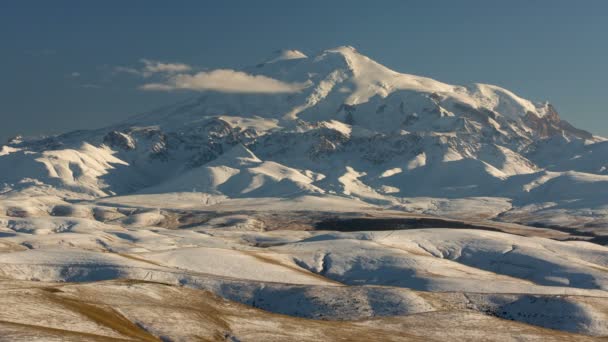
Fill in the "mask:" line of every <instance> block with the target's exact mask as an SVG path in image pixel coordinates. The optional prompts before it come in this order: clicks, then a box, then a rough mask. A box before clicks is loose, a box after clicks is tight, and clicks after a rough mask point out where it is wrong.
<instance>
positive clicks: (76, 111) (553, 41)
mask: <svg viewBox="0 0 608 342" xmlns="http://www.w3.org/2000/svg"><path fill="white" fill-rule="evenodd" d="M0 42H1V43H0V44H1V46H2V48H1V50H0V74H1V75H2V77H0V119H1V122H2V125H0V139H2V141H4V140H5V139H6V138H8V137H9V136H12V135H16V134H24V135H32V134H43V133H49V134H51V133H58V132H64V131H69V130H73V129H81V128H95V127H100V126H104V125H107V124H110V123H113V122H116V121H118V120H121V119H123V118H125V117H127V116H129V115H132V114H136V113H139V112H144V111H147V110H150V109H154V108H155V107H157V106H159V105H164V104H168V103H172V102H175V101H179V100H181V99H183V98H185V97H188V96H191V94H188V93H184V92H178V93H159V92H145V91H141V90H138V89H137V86H138V85H139V84H140V83H141V80H137V79H135V78H133V77H130V76H129V75H126V74H120V73H119V74H117V73H115V72H114V68H115V67H116V66H131V67H136V66H137V65H138V61H139V60H140V59H141V58H148V59H153V60H161V61H170V62H182V63H187V64H190V65H194V66H197V67H199V68H239V67H242V66H246V65H253V64H256V63H258V62H260V61H262V60H264V59H265V58H266V57H267V56H269V55H270V54H271V53H272V51H274V50H277V49H281V48H291V49H298V50H301V51H303V52H304V53H306V54H314V53H316V52H319V51H321V50H323V49H327V48H331V47H335V46H339V45H353V46H355V47H356V48H357V49H358V50H359V51H360V52H361V53H363V54H365V55H367V56H369V57H371V58H373V59H375V60H377V61H378V62H380V63H382V64H384V65H386V66H388V67H390V68H392V69H395V70H397V71H400V72H406V73H411V74H416V75H423V76H429V77H432V78H435V79H438V80H441V81H444V82H448V83H453V84H467V83H473V82H480V83H491V84H497V85H500V86H502V87H505V88H508V89H510V90H512V91H514V92H515V93H517V94H519V95H521V96H522V97H525V98H528V99H531V100H534V101H543V100H548V101H550V102H551V103H553V104H555V106H556V107H557V109H558V111H559V112H560V114H561V115H562V117H563V118H565V119H567V120H569V121H570V122H572V123H573V124H574V125H576V126H578V127H580V128H583V129H587V130H590V131H592V132H593V133H596V134H600V135H604V136H608V120H606V108H607V102H608V100H607V99H608V96H606V94H605V92H606V89H607V88H608V87H607V86H606V81H607V80H608V66H607V63H606V60H607V55H608V1H601V0H585V1H562V0H544V1H540V0H539V1H532V0H527V1H524V0H513V1H481V0H476V1H473V0H460V1H454V0H443V1H439V0H426V1H396V0H390V1H389V0H387V1H355V0H351V1H339V0H336V1H327V0H326V1H311V0H309V1H229V0H227V1H136V0H134V1H115V0H106V1H98V2H92V1H61V0H58V1H28V0H19V1H13V0H6V1H2V2H0Z"/></svg>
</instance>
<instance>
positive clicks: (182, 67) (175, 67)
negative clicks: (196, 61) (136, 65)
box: [140, 58, 192, 77]
mask: <svg viewBox="0 0 608 342" xmlns="http://www.w3.org/2000/svg"><path fill="white" fill-rule="evenodd" d="M140 61H141V62H142V63H144V69H143V75H144V77H148V76H151V75H153V74H156V73H167V74H175V73H179V72H186V71H190V70H192V67H191V66H189V65H187V64H183V63H163V62H159V61H153V60H149V59H145V58H143V59H141V60H140Z"/></svg>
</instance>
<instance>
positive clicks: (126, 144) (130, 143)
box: [103, 131, 137, 151]
mask: <svg viewBox="0 0 608 342" xmlns="http://www.w3.org/2000/svg"><path fill="white" fill-rule="evenodd" d="M103 143H104V144H106V145H108V146H110V147H117V148H121V149H123V150H126V151H128V150H134V149H135V148H136V147H137V146H136V144H135V140H133V138H132V137H131V136H130V135H128V134H125V133H122V132H118V131H111V132H109V133H108V134H106V136H105V137H104V138H103Z"/></svg>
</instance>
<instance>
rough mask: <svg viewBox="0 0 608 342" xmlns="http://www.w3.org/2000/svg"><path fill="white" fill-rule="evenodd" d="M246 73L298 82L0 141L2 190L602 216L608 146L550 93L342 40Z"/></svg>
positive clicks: (281, 56)
mask: <svg viewBox="0 0 608 342" xmlns="http://www.w3.org/2000/svg"><path fill="white" fill-rule="evenodd" d="M242 72H243V73H246V74H248V75H250V76H252V77H256V76H263V77H264V79H268V78H271V79H273V80H276V81H280V82H283V83H287V84H289V83H297V84H302V85H304V86H303V87H300V88H297V90H294V91H293V92H290V93H260V94H257V93H255V91H248V92H246V93H221V92H211V91H209V92H205V93H202V94H201V95H199V96H196V97H194V98H192V99H191V100H188V101H185V102H182V103H178V104H174V105H171V106H167V107H163V108H161V109H158V110H154V111H151V112H149V113H145V114H140V115H137V116H134V117H132V118H129V119H128V120H125V121H124V122H122V123H118V124H116V125H112V126H110V127H106V128H102V129H96V130H90V131H78V132H72V133H67V134H63V135H59V136H55V137H51V138H45V139H39V140H36V139H33V140H32V139H30V140H23V139H16V140H13V141H11V142H10V143H8V144H7V145H5V146H3V147H2V149H1V150H0V169H2V170H8V171H4V172H2V174H0V184H4V190H2V191H3V193H5V194H8V193H14V192H20V191H36V192H37V193H45V194H54V195H57V196H62V197H72V198H96V197H103V196H110V195H128V194H135V193H154V192H180V191H192V189H196V190H195V191H196V192H203V193H207V194H208V195H209V196H216V197H217V198H218V199H221V198H235V197H268V196H272V197H293V196H300V195H314V196H320V197H323V196H342V197H346V198H351V199H357V200H362V201H366V202H369V203H374V204H378V205H385V206H388V207H391V208H402V209H404V210H422V211H424V210H426V209H424V208H422V209H421V208H418V207H416V206H412V205H408V203H412V202H411V200H408V199H411V198H421V197H424V198H433V199H435V200H434V201H435V202H432V203H435V204H433V205H436V204H437V203H444V202H445V203H453V202H454V201H456V200H463V199H468V200H470V199H479V198H489V197H491V198H495V199H500V200H497V201H499V202H500V203H502V204H501V206H500V207H501V208H502V209H501V210H503V209H504V210H507V211H508V210H510V211H511V212H516V211H517V210H520V211H517V212H518V213H520V212H521V210H522V208H528V209H526V210H558V211H560V213H563V214H564V215H566V216H567V215H571V216H573V217H580V215H583V216H584V215H586V214H585V213H590V212H591V213H592V214H590V215H589V216H593V220H597V219H598V217H599V218H600V219H602V220H603V219H604V217H606V216H608V211H607V210H608V209H606V206H605V203H603V201H599V200H597V196H595V194H596V193H597V192H598V191H605V190H608V164H607V162H606V160H607V158H606V157H607V156H608V154H607V153H608V148H607V145H606V144H608V143H607V142H605V141H604V139H602V138H599V137H594V136H593V135H592V134H590V133H588V132H586V131H584V130H581V129H577V128H575V127H573V126H572V125H571V124H569V123H568V122H566V121H564V120H562V119H561V118H560V117H559V115H558V113H557V110H556V109H555V108H554V107H553V106H552V105H551V104H549V103H534V102H532V101H529V100H526V99H524V98H522V97H519V96H518V95H515V94H514V93H513V92H511V91H509V90H507V89H503V88H501V87H498V86H494V85H487V84H473V85H467V86H456V85H450V84H446V83H443V82H440V81H436V80H433V79H430V78H426V77H421V76H414V75H409V74H404V73H399V72H397V71H394V70H391V69H389V68H387V67H385V66H383V65H382V64H380V63H378V62H376V61H374V60H372V59H370V58H369V57H366V56H364V55H362V54H360V53H359V52H358V51H357V50H356V49H354V48H353V47H349V46H344V47H338V48H334V49H328V50H325V51H322V52H321V53H319V54H317V55H314V56H311V57H307V56H306V55H305V54H303V53H301V52H299V51H297V50H281V51H278V52H276V53H275V54H274V55H273V57H271V58H269V59H268V60H267V61H265V62H264V63H261V64H258V65H256V66H254V67H249V68H245V69H243V70H242ZM233 159H234V160H233ZM584 189H589V190H588V192H586V191H587V190H584ZM555 192H560V198H562V199H563V200H562V201H561V202H558V203H555V202H552V201H553V200H552V196H550V194H554V193H555ZM437 201H439V202H437ZM442 201H444V202H442ZM573 201H576V203H578V204H577V205H578V207H576V206H574V205H573V204H572V203H574V202H573ZM549 202H551V203H552V204H551V205H548V204H546V203H549ZM416 203H419V202H416ZM425 203H427V202H425ZM428 203H430V202H428ZM430 206H432V205H430ZM427 207H428V206H427ZM427 207H425V208H427ZM539 208H542V209H539ZM427 209H428V208H427ZM503 214H504V215H502V216H501V217H508V215H507V214H506V211H505V212H504V213H503ZM604 215H605V216H604ZM521 217H522V216H521V215H518V216H517V218H513V220H519V219H520V218H521Z"/></svg>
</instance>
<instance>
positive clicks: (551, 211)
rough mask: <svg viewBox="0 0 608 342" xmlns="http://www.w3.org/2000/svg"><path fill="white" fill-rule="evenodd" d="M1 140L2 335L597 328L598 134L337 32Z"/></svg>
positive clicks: (471, 335) (568, 333)
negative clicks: (218, 75)
mask: <svg viewBox="0 0 608 342" xmlns="http://www.w3.org/2000/svg"><path fill="white" fill-rule="evenodd" d="M241 71H242V72H243V73H246V74H249V75H254V76H259V77H263V78H264V79H267V78H268V79H273V80H277V81H278V83H280V84H295V85H298V89H297V90H295V91H288V92H275V93H257V92H255V90H252V91H251V92H247V93H242V92H241V93H234V92H212V91H207V92H203V93H200V94H199V95H197V96H195V97H193V98H191V99H189V100H186V101H183V102H181V103H177V104H173V105H169V106H166V107H163V108H159V109H157V110H154V111H151V112H148V113H144V114H139V115H136V116H133V117H130V118H128V119H126V120H124V121H123V122H119V123H117V124H114V125H111V126H109V127H105V128H101V129H91V130H82V131H74V132H70V133H66V134H61V135H57V136H51V137H38V138H31V137H15V138H13V139H11V140H10V141H9V142H7V143H6V144H5V145H3V146H1V147H0V291H1V293H2V295H0V341H82V340H91V341H115V340H132V341H194V340H210V341H215V340H220V341H222V340H226V341H333V340H348V341H420V340H424V341H433V340H441V341H446V340H448V341H469V340H470V341H478V340H483V341H511V340H512V341H587V340H589V341H591V340H595V339H601V338H602V337H607V336H608V247H606V245H607V244H608V230H607V229H606V228H607V227H608V197H607V195H606V194H607V193H608V141H607V140H606V139H604V138H602V137H598V136H594V135H593V134H591V133H589V132H587V131H585V130H582V129H579V128H576V127H574V126H572V125H571V124H569V123H568V122H566V121H565V120H562V119H561V118H560V116H559V114H558V112H557V109H556V108H555V107H554V106H552V105H551V104H550V103H546V102H545V103H534V102H531V101H529V100H526V99H524V98H522V97H519V96H518V95H516V94H514V93H513V92H511V91H509V90H507V89H503V88H500V87H498V86H494V85H488V84H473V85H467V86H457V85H450V84H446V83H442V82H440V81H436V80H433V79H430V78H425V77H420V76H414V75H409V74H403V73H399V72H396V71H393V70H391V69H389V68H387V67H385V66H383V65H381V64H379V63H377V62H375V61H373V60H371V59H370V58H368V57H366V56H364V55H362V54H360V53H359V52H358V51H357V50H356V49H354V48H352V47H349V46H344V47H338V48H335V49H329V50H325V51H322V52H321V53H318V54H316V55H314V56H306V55H305V54H304V53H302V52H299V51H296V50H286V51H278V52H276V53H275V54H274V55H273V56H271V57H270V58H268V59H267V60H266V61H265V62H262V63H259V64H255V65H252V66H251V67H246V68H244V69H243V70H241Z"/></svg>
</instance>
